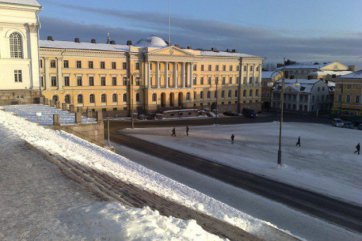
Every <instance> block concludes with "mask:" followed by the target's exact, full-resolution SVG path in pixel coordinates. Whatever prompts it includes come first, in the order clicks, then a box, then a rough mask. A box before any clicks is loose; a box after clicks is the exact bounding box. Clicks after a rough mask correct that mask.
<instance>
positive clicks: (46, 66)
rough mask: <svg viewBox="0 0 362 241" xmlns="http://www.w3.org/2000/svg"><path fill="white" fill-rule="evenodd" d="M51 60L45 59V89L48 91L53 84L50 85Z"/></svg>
mask: <svg viewBox="0 0 362 241" xmlns="http://www.w3.org/2000/svg"><path fill="white" fill-rule="evenodd" d="M49 65H50V63H49V59H48V58H44V70H45V75H44V89H45V90H48V89H50V86H51V83H50V75H49Z"/></svg>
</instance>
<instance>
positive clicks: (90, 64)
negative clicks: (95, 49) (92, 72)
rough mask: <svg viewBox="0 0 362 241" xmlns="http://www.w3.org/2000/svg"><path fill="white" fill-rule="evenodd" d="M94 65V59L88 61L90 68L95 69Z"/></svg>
mask: <svg viewBox="0 0 362 241" xmlns="http://www.w3.org/2000/svg"><path fill="white" fill-rule="evenodd" d="M93 67H94V66H93V61H89V62H88V68H89V69H93Z"/></svg>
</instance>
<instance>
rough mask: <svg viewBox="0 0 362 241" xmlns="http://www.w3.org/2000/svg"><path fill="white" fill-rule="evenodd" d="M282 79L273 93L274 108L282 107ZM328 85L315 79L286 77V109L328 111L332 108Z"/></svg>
mask: <svg viewBox="0 0 362 241" xmlns="http://www.w3.org/2000/svg"><path fill="white" fill-rule="evenodd" d="M281 90H282V81H278V82H277V83H276V85H275V87H274V90H273V94H272V108H273V109H280V101H281V98H280V97H281ZM331 103H332V102H331V97H330V92H329V88H328V85H327V84H326V83H325V82H324V81H321V80H315V79H310V80H308V79H286V80H285V84H284V110H285V111H293V112H294V111H295V112H319V111H322V112H327V111H330V108H331Z"/></svg>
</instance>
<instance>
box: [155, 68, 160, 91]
mask: <svg viewBox="0 0 362 241" xmlns="http://www.w3.org/2000/svg"><path fill="white" fill-rule="evenodd" d="M156 64H157V67H156V78H157V88H158V89H159V88H160V62H158V61H157V62H156Z"/></svg>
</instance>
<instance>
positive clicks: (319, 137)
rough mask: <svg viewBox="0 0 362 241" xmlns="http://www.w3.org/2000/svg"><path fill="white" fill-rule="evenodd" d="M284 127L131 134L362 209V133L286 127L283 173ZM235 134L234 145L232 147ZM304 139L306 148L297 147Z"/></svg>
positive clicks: (315, 126) (297, 125)
mask: <svg viewBox="0 0 362 241" xmlns="http://www.w3.org/2000/svg"><path fill="white" fill-rule="evenodd" d="M278 127H279V123H277V122H273V123H260V124H259V123H258V124H242V125H228V126H221V125H216V126H200V127H191V130H190V136H189V137H186V135H185V128H176V132H177V137H171V136H170V134H171V129H170V128H145V129H134V130H132V129H128V130H126V132H127V133H129V134H132V135H134V136H136V137H139V138H142V139H144V140H147V141H151V142H154V143H157V144H161V145H164V146H168V147H171V148H174V149H178V150H181V151H185V152H188V153H191V154H194V155H197V156H201V157H204V158H207V159H209V160H213V161H215V162H219V163H223V164H226V165H229V166H232V167H235V168H239V169H242V170H247V171H250V172H253V173H257V174H260V175H262V176H266V177H269V178H272V179H275V180H279V181H282V182H286V183H289V184H292V185H295V186H300V187H303V188H306V189H310V190H314V191H317V192H321V193H324V194H326V195H329V196H332V197H335V198H339V199H343V200H347V201H349V202H353V203H356V204H359V205H362V189H361V183H362V155H360V156H357V155H356V154H354V153H353V152H354V148H355V146H356V144H357V143H358V142H362V131H359V130H350V129H342V128H336V127H332V126H329V125H321V124H310V123H285V124H284V128H283V149H282V153H283V156H282V160H283V166H282V167H278V165H277V164H276V162H277V150H278V130H279V129H278ZM231 134H234V135H235V143H234V144H233V145H232V144H231V142H230V136H231ZM298 136H301V144H302V147H300V148H298V147H296V146H295V144H296V141H297V138H298Z"/></svg>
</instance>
